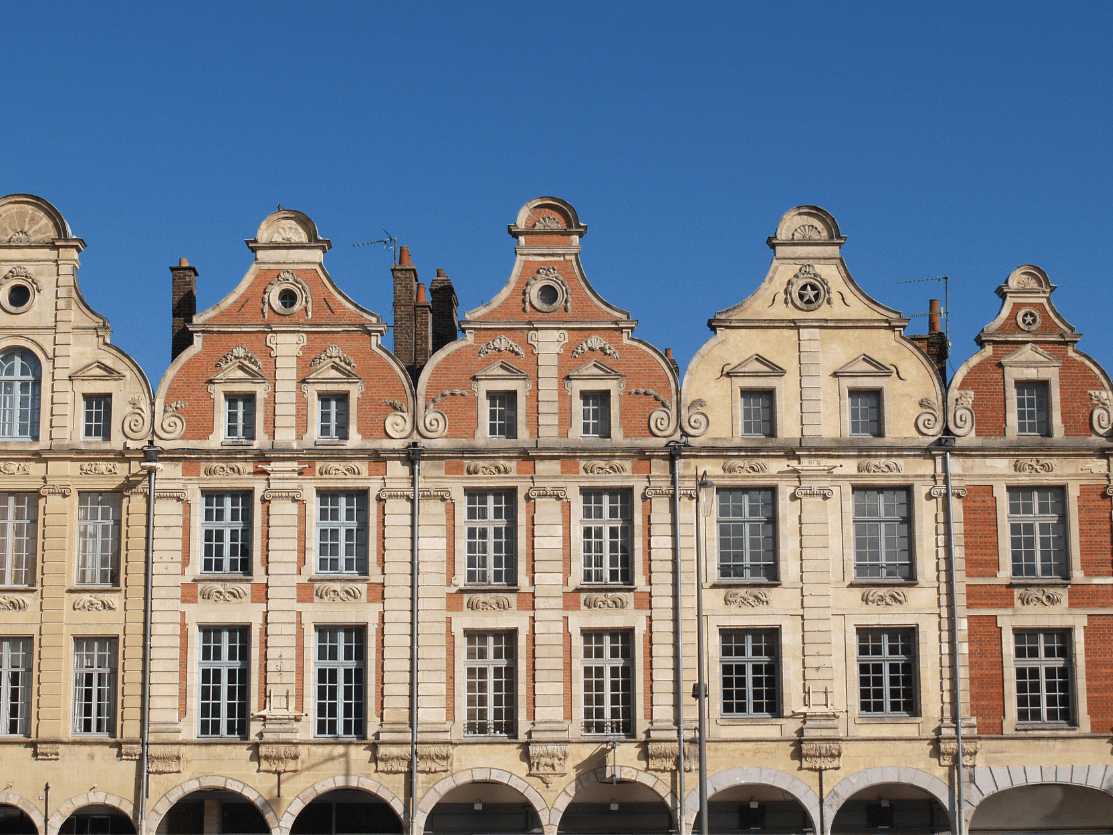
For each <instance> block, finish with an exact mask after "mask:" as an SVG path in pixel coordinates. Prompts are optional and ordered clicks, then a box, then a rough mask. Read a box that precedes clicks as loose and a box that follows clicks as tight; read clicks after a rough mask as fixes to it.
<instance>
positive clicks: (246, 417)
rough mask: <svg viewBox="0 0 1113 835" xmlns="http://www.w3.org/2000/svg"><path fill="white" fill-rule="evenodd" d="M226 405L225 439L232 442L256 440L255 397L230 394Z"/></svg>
mask: <svg viewBox="0 0 1113 835" xmlns="http://www.w3.org/2000/svg"><path fill="white" fill-rule="evenodd" d="M224 403H225V412H226V414H225V418H226V420H225V428H224V437H225V438H227V439H228V440H230V441H253V440H255V395H253V394H230V395H228V397H227V398H226V399H225V401H224Z"/></svg>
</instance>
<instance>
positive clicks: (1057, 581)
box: [1009, 577, 1070, 587]
mask: <svg viewBox="0 0 1113 835" xmlns="http://www.w3.org/2000/svg"><path fill="white" fill-rule="evenodd" d="M1009 584H1010V585H1013V586H1063V587H1066V586H1069V585H1070V580H1065V579H1063V578H1062V577H1013V578H1012V579H1011V580H1009Z"/></svg>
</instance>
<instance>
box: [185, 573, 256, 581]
mask: <svg viewBox="0 0 1113 835" xmlns="http://www.w3.org/2000/svg"><path fill="white" fill-rule="evenodd" d="M190 582H193V583H221V582H223V583H250V582H251V575H250V574H217V573H213V574H198V575H197V576H196V577H194V578H193V579H192V580H191V581H190Z"/></svg>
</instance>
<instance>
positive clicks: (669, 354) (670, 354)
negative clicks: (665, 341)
mask: <svg viewBox="0 0 1113 835" xmlns="http://www.w3.org/2000/svg"><path fill="white" fill-rule="evenodd" d="M665 356H666V357H667V358H668V359H670V360H671V359H672V348H666V349H665Z"/></svg>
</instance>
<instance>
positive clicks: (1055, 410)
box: [1001, 349, 1066, 439]
mask: <svg viewBox="0 0 1113 835" xmlns="http://www.w3.org/2000/svg"><path fill="white" fill-rule="evenodd" d="M1021 350H1023V349H1021ZM1060 364H1061V363H1060V362H1059V361H1058V359H1056V360H1055V361H1054V362H1051V361H1042V362H1032V361H1028V362H1025V361H1024V360H1012V359H1011V357H1004V358H1003V359H1002V360H1001V367H1002V370H1003V371H1004V379H1005V384H1004V385H1005V437H1006V438H1014V439H1015V438H1039V437H1052V438H1062V437H1064V435H1066V430H1065V429H1064V428H1063V409H1062V406H1061V404H1060V400H1059V366H1060ZM1029 381H1031V382H1045V383H1047V411H1048V415H1047V426H1048V429H1049V430H1050V432H1051V434H1050V436H1039V435H1018V434H1017V428H1018V427H1017V414H1016V384H1017V383H1021V382H1029Z"/></svg>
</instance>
